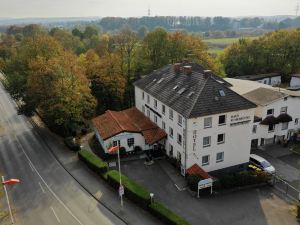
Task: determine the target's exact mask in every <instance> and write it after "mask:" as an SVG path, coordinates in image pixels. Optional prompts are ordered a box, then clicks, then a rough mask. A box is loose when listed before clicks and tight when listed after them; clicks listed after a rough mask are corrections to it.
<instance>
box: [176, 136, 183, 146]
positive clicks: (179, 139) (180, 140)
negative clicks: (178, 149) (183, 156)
mask: <svg viewBox="0 0 300 225" xmlns="http://www.w3.org/2000/svg"><path fill="white" fill-rule="evenodd" d="M177 143H178V144H180V145H181V144H182V136H181V134H177Z"/></svg>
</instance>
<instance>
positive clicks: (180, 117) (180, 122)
mask: <svg viewBox="0 0 300 225" xmlns="http://www.w3.org/2000/svg"><path fill="white" fill-rule="evenodd" d="M177 120H178V125H179V126H182V116H181V115H179V114H178V118H177Z"/></svg>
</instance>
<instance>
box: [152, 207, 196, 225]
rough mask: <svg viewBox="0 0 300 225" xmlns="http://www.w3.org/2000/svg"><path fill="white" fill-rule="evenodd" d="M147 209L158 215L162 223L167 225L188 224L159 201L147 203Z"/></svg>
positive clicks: (188, 224)
mask: <svg viewBox="0 0 300 225" xmlns="http://www.w3.org/2000/svg"><path fill="white" fill-rule="evenodd" d="M149 211H150V212H151V213H152V214H153V215H154V216H156V217H158V218H159V219H160V220H161V221H162V222H163V223H164V224H167V225H190V223H189V222H187V221H186V220H185V219H183V218H182V217H180V216H179V215H177V214H176V213H174V212H172V211H171V210H170V209H168V208H167V207H165V206H164V205H162V204H161V203H159V202H153V203H151V204H150V205H149Z"/></svg>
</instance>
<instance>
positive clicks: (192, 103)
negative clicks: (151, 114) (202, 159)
mask: <svg viewBox="0 0 300 225" xmlns="http://www.w3.org/2000/svg"><path fill="white" fill-rule="evenodd" d="M186 65H189V66H192V71H193V72H192V73H191V74H189V75H187V74H184V73H183V72H182V71H181V72H180V73H178V74H176V73H175V72H174V69H173V66H172V65H168V66H165V67H163V68H162V69H159V70H157V71H154V72H152V73H150V74H149V75H147V76H145V77H143V78H141V79H140V80H138V81H136V82H135V83H134V85H135V86H137V87H139V88H141V89H142V90H144V91H145V92H146V93H149V94H150V95H152V96H153V97H155V98H156V99H158V100H159V101H161V102H163V103H164V104H166V105H167V106H169V107H170V108H172V109H174V110H175V111H177V112H178V113H180V114H181V115H183V116H184V117H185V118H196V117H200V116H206V115H213V114H218V113H224V112H231V111H237V110H243V109H250V108H255V107H256V105H255V104H254V103H252V102H250V101H248V100H247V99H245V98H244V97H242V96H240V95H238V94H237V93H235V92H234V91H232V90H230V89H229V88H228V87H229V86H231V85H230V84H229V83H228V82H226V81H225V80H224V79H222V78H220V77H218V76H216V75H214V74H213V73H212V72H210V73H209V76H205V75H204V70H203V68H202V67H201V66H200V65H198V64H195V63H185V64H182V66H186ZM162 78H163V79H162ZM175 86H178V87H177V88H176V90H174V87H175ZM183 88H185V90H184V92H183V93H182V94H179V93H178V92H180V90H183ZM220 90H223V92H224V94H225V96H221V95H222V94H220ZM192 93H193V94H192Z"/></svg>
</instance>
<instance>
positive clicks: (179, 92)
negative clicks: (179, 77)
mask: <svg viewBox="0 0 300 225" xmlns="http://www.w3.org/2000/svg"><path fill="white" fill-rule="evenodd" d="M184 91H185V88H181V89H180V90H179V91H178V92H177V93H178V94H180V95H181V94H182V93H183V92H184Z"/></svg>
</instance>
